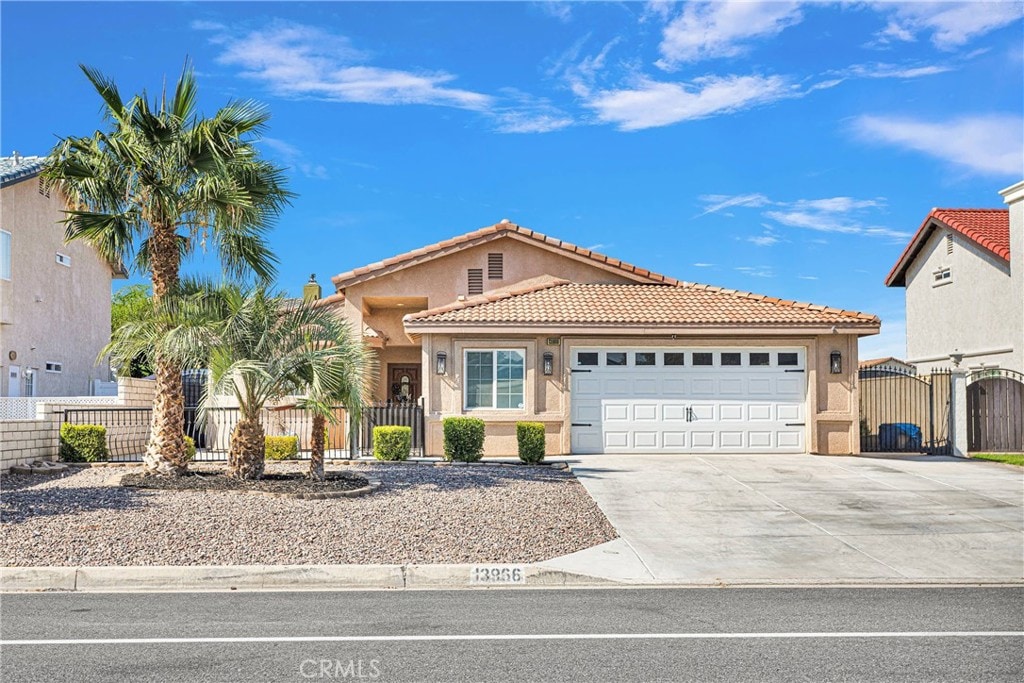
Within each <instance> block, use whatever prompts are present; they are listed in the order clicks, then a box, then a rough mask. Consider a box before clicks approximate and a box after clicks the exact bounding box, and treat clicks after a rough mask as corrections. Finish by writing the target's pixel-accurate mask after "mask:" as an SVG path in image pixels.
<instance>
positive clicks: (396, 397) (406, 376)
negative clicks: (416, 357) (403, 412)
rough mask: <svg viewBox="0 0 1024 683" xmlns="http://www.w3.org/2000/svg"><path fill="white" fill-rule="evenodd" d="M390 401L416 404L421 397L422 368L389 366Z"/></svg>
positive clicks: (415, 366)
mask: <svg viewBox="0 0 1024 683" xmlns="http://www.w3.org/2000/svg"><path fill="white" fill-rule="evenodd" d="M388 387H389V390H388V400H390V401H392V402H394V403H415V402H416V401H417V400H419V397H420V366H418V365H388Z"/></svg>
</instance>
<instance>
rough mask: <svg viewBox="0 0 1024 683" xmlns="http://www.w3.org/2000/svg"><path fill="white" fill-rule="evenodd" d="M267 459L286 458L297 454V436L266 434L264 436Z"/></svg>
mask: <svg viewBox="0 0 1024 683" xmlns="http://www.w3.org/2000/svg"><path fill="white" fill-rule="evenodd" d="M264 443H265V444H266V451H267V452H266V458H267V460H288V459H289V458H294V457H295V456H297V455H298V454H299V437H297V436H268V437H266V438H265V441H264Z"/></svg>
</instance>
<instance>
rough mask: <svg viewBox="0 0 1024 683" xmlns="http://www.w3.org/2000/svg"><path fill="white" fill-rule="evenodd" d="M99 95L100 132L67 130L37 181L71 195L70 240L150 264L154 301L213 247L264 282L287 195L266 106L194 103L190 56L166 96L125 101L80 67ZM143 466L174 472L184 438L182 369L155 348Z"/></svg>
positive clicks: (142, 268)
mask: <svg viewBox="0 0 1024 683" xmlns="http://www.w3.org/2000/svg"><path fill="white" fill-rule="evenodd" d="M81 68H82V71H83V72H84V73H85V75H86V78H88V79H89V82H90V83H92V85H93V87H94V88H95V89H96V91H97V92H98V93H99V95H100V97H101V98H102V100H103V104H104V118H105V119H106V121H107V122H108V123H109V124H110V125H109V130H107V131H96V132H95V133H93V134H92V135H91V136H84V137H68V138H63V139H61V140H60V142H58V143H57V145H56V146H55V147H54V148H53V150H52V152H51V153H50V158H49V160H48V162H47V165H46V168H45V169H44V171H43V178H44V182H46V183H48V185H49V186H53V187H56V188H57V189H59V190H60V191H61V192H62V193H63V195H64V197H65V198H66V201H67V204H68V210H67V211H65V214H66V219H65V221H64V222H65V225H66V238H67V239H68V240H72V239H84V240H86V241H88V242H89V243H91V244H92V245H93V246H94V247H95V248H96V249H97V250H98V251H99V252H100V253H101V254H102V255H104V256H105V257H106V258H108V259H110V261H111V262H120V263H122V264H125V265H126V266H130V267H132V268H133V269H134V270H135V271H137V272H141V273H146V274H148V275H149V276H150V278H151V280H152V283H153V301H154V304H155V305H159V303H160V302H161V301H162V300H163V299H165V298H166V297H167V296H168V295H169V294H170V293H171V292H173V291H174V290H175V287H176V286H177V283H178V278H179V269H180V266H181V262H182V259H183V258H185V257H187V256H188V255H189V254H191V253H192V252H194V251H195V250H196V249H199V248H203V249H206V248H209V249H212V250H215V251H216V253H217V254H218V256H219V257H220V261H221V263H222V266H223V269H224V273H225V274H226V275H229V276H239V277H243V276H247V275H250V274H255V275H256V276H258V277H260V278H263V279H266V280H269V279H270V278H271V277H272V276H273V273H274V270H275V264H276V262H277V259H276V258H275V256H274V255H273V254H272V253H271V251H270V250H269V248H268V247H267V244H266V241H265V235H266V232H267V230H268V229H269V228H270V226H271V224H272V222H273V220H274V218H275V217H276V216H277V215H278V214H279V213H280V212H281V210H282V209H283V207H284V206H285V205H286V204H287V202H288V199H289V198H290V197H291V196H292V195H291V193H289V192H288V191H287V190H286V189H285V183H284V176H283V173H282V170H281V169H279V168H277V167H276V166H274V165H272V164H270V163H269V162H267V161H264V160H262V159H261V158H260V156H259V154H258V152H257V149H256V147H255V144H254V143H255V142H256V140H257V139H258V137H259V134H260V133H261V132H262V130H263V129H264V128H265V126H266V123H267V120H268V119H269V114H268V113H267V111H266V110H265V109H264V108H263V107H261V106H259V105H257V104H256V103H254V102H251V101H234V102H229V103H228V104H227V105H226V106H225V107H223V108H222V109H220V110H219V111H218V112H217V113H216V114H215V115H214V116H212V117H210V118H203V117H202V116H200V115H199V114H197V112H196V80H195V75H194V73H193V71H192V69H191V67H190V66H189V65H188V64H187V63H186V65H185V68H184V69H183V71H182V74H181V77H180V78H179V79H178V82H177V85H176V87H175V89H174V93H173V95H172V96H171V97H170V98H168V96H167V93H166V92H164V93H162V94H161V96H160V98H159V99H158V100H154V101H153V102H150V101H149V100H148V99H147V95H146V93H145V92H143V93H142V94H141V95H136V96H134V97H132V98H131V99H130V100H128V101H127V102H125V101H124V100H123V99H122V98H121V95H120V93H119V92H118V89H117V85H116V84H115V83H114V82H113V81H111V80H110V79H108V78H106V77H105V76H103V74H101V73H100V72H99V71H96V70H95V69H91V68H88V67H85V66H82V67H81ZM153 364H154V369H155V375H156V387H155V394H156V396H155V400H154V404H153V414H152V423H151V429H150V437H149V443H148V444H147V447H146V463H147V469H148V470H150V471H155V472H159V473H164V474H174V473H180V472H182V471H183V469H182V468H181V467H180V466H179V465H178V463H181V462H184V459H183V456H184V454H185V442H184V437H183V427H184V397H183V390H182V381H181V370H182V367H181V365H180V364H179V363H177V362H175V361H174V359H172V358H170V357H168V356H167V355H165V354H164V353H162V352H161V351H160V350H159V349H157V351H156V353H155V354H154V356H153Z"/></svg>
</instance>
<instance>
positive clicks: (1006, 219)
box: [885, 209, 1010, 287]
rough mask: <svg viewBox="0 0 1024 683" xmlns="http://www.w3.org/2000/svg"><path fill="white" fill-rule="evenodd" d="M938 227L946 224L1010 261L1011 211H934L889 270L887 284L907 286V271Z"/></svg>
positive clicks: (890, 285)
mask: <svg viewBox="0 0 1024 683" xmlns="http://www.w3.org/2000/svg"><path fill="white" fill-rule="evenodd" d="M939 225H944V226H946V227H948V228H950V229H951V230H954V231H956V232H958V233H960V234H961V235H963V236H964V237H966V238H968V239H969V240H971V241H972V242H974V243H975V244H977V245H978V246H980V247H982V248H984V249H987V250H988V251H990V252H992V253H993V254H995V255H996V256H998V257H999V258H1001V259H1003V260H1005V261H1009V260H1010V212H1009V210H1007V209H932V211H931V213H929V214H928V216H927V217H925V219H924V222H923V223H921V227H920V228H918V229H917V232H916V233H915V234H914V237H913V238H912V239H911V240H910V243H909V244H907V248H906V249H904V250H903V253H902V254H900V257H899V259H897V261H896V265H894V266H893V267H892V270H891V271H889V275H888V276H887V277H886V278H885V284H886V285H888V286H889V287H902V286H905V285H906V279H905V278H906V271H907V268H909V267H910V264H911V263H912V262H913V260H914V258H915V257H916V256H917V255H918V253H920V251H921V249H922V247H923V246H924V244H925V242H926V241H927V240H928V238H929V237H930V236H931V234H932V232H933V231H934V230H935V228H936V227H937V226H939Z"/></svg>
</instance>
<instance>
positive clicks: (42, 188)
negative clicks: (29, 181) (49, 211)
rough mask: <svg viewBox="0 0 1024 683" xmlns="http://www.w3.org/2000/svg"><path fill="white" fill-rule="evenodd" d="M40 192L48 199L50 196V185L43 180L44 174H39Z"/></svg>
mask: <svg viewBox="0 0 1024 683" xmlns="http://www.w3.org/2000/svg"><path fill="white" fill-rule="evenodd" d="M39 194H41V195H43V196H44V197H46V198H47V199H49V197H50V186H49V185H47V184H46V183H45V182H44V181H43V177H42V176H39Z"/></svg>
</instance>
